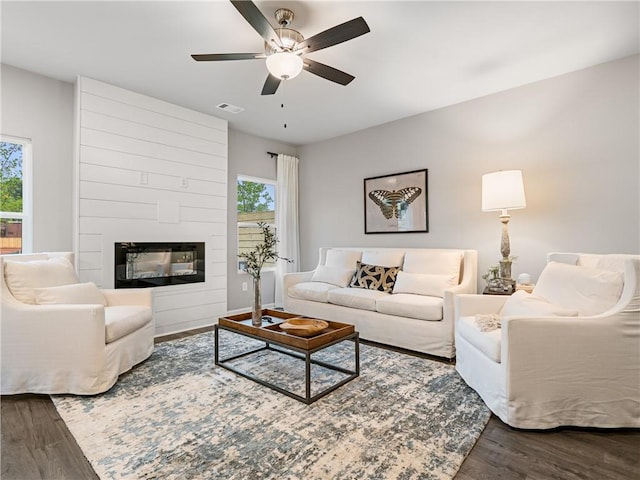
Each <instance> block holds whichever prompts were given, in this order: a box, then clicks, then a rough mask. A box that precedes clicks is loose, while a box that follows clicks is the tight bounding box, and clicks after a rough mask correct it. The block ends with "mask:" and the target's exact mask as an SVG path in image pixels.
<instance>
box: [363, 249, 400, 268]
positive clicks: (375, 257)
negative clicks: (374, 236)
mask: <svg viewBox="0 0 640 480" xmlns="http://www.w3.org/2000/svg"><path fill="white" fill-rule="evenodd" d="M403 259H404V251H403V250H365V251H364V252H362V260H361V262H362V263H367V264H369V265H381V266H383V267H401V266H402V261H403Z"/></svg>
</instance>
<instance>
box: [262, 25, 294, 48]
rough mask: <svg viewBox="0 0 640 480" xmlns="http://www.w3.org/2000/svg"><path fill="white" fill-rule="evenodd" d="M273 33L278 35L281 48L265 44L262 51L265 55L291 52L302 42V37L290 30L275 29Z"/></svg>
mask: <svg viewBox="0 0 640 480" xmlns="http://www.w3.org/2000/svg"><path fill="white" fill-rule="evenodd" d="M275 31H276V33H277V34H278V37H280V42H281V43H282V48H280V47H278V46H277V45H270V44H268V43H266V42H265V44H264V49H265V53H266V54H267V55H271V54H272V53H276V52H283V51H284V52H290V51H293V50H294V49H295V47H296V45H297V44H299V43H300V42H302V41H303V40H304V37H303V36H302V35H301V34H300V32H298V31H297V30H294V29H292V28H286V27H282V28H276V29H275Z"/></svg>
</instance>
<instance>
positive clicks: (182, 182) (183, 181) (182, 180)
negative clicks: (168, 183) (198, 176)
mask: <svg viewBox="0 0 640 480" xmlns="http://www.w3.org/2000/svg"><path fill="white" fill-rule="evenodd" d="M188 186H189V180H188V179H187V177H180V187H181V188H187V187H188Z"/></svg>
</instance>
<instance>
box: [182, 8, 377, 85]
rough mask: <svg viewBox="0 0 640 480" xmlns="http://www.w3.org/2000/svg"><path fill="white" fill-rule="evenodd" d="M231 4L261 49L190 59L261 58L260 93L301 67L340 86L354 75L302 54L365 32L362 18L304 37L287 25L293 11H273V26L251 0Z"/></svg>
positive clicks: (196, 55)
mask: <svg viewBox="0 0 640 480" xmlns="http://www.w3.org/2000/svg"><path fill="white" fill-rule="evenodd" d="M231 3H232V4H233V6H234V7H236V9H237V10H238V12H240V14H241V15H242V16H243V17H244V18H245V20H246V21H247V22H249V24H250V25H251V26H252V27H253V28H254V30H255V31H256V32H258V34H260V36H261V37H262V38H263V39H264V42H265V49H264V52H260V53H205V54H195V55H191V57H193V59H194V60H196V61H198V62H217V61H225V60H254V59H258V58H265V59H266V63H267V69H268V70H269V76H268V77H267V80H266V82H265V83H264V86H263V87H262V95H273V94H274V93H276V91H277V90H278V87H279V86H280V83H281V82H282V81H283V80H288V79H291V78H294V77H295V76H297V75H298V74H299V73H300V72H301V71H302V70H303V69H304V70H307V71H308V72H310V73H313V74H314V75H318V76H319V77H322V78H325V79H327V80H330V81H332V82H335V83H339V84H340V85H347V84H348V83H350V82H351V81H352V80H353V79H354V78H355V77H354V76H353V75H349V74H348V73H345V72H343V71H341V70H338V69H336V68H333V67H330V66H329V65H325V64H323V63H320V62H316V61H314V60H311V59H310V58H306V56H305V55H306V54H307V53H311V52H315V51H317V50H322V49H323V48H327V47H331V46H333V45H337V44H339V43H342V42H346V41H347V40H351V39H353V38H356V37H359V36H360V35H364V34H365V33H368V32H369V31H370V30H369V25H367V22H365V21H364V18H362V17H358V18H354V19H353V20H350V21H348V22H345V23H342V24H340V25H336V26H335V27H332V28H330V29H328V30H325V31H324V32H321V33H318V34H317V35H314V36H313V37H310V38H307V39H305V38H304V37H303V36H302V35H301V34H300V32H298V31H296V30H293V29H291V28H288V27H289V25H290V24H291V21H292V20H293V12H292V11H291V10H289V9H287V8H280V9H278V10H276V12H275V17H276V20H277V22H278V24H279V25H280V27H278V28H276V29H274V28H273V27H272V26H271V24H270V23H269V21H268V20H267V19H266V18H265V17H264V15H262V13H261V12H260V10H258V7H257V6H256V5H255V4H254V3H253V2H252V1H250V0H231Z"/></svg>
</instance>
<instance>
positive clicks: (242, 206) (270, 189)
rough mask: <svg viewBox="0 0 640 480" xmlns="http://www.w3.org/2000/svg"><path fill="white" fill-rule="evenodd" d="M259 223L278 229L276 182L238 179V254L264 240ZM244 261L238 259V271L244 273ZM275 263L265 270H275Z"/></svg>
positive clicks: (243, 177) (258, 179) (249, 178)
mask: <svg viewBox="0 0 640 480" xmlns="http://www.w3.org/2000/svg"><path fill="white" fill-rule="evenodd" d="M258 222H264V223H266V224H268V225H270V226H271V229H272V230H273V231H275V228H276V182H275V180H265V179H264V178H252V177H245V176H239V177H238V253H242V252H248V251H250V250H251V249H253V247H254V246H255V245H257V244H258V243H260V242H261V241H262V240H263V235H262V230H261V229H260V227H259V226H258ZM243 264H244V259H242V258H238V270H239V271H244V270H243V267H244V265H243ZM274 266H275V263H274V262H273V261H270V262H267V263H265V268H273V267H274Z"/></svg>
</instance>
